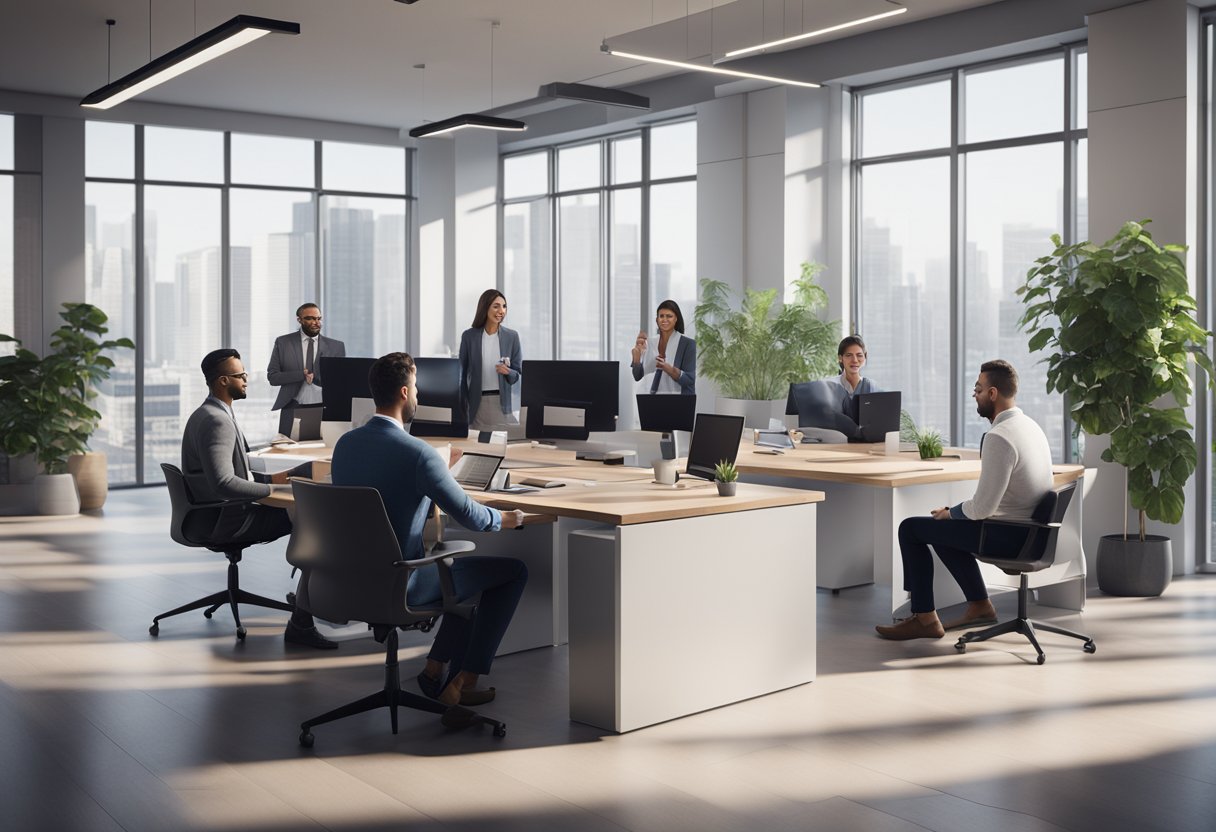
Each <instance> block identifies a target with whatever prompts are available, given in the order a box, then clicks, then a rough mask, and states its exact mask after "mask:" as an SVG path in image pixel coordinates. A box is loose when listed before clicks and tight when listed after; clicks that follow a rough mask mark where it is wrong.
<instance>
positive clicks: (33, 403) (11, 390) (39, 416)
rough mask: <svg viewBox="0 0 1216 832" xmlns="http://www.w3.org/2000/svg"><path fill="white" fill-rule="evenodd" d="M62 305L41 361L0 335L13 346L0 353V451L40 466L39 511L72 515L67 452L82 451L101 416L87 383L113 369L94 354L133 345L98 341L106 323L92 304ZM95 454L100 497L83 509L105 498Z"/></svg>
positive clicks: (75, 505)
mask: <svg viewBox="0 0 1216 832" xmlns="http://www.w3.org/2000/svg"><path fill="white" fill-rule="evenodd" d="M63 306H64V311H62V312H60V313H59V316H60V317H61V318H63V320H64V322H65V323H64V324H63V325H62V326H60V327H59V329H57V330H55V332H54V333H53V334H52V335H51V345H50V346H51V349H50V352H48V353H47V355H46V356H45V357H44V358H42V359H39V358H38V356H37V355H35V354H34V353H33V352H31V351H29V350H27V349H25V348H23V347H22V346H21V342H20V341H19V340H17V339H16V338H13V337H12V336H10V335H0V341H12V342H15V343H16V344H17V350H16V352H15V353H14V354H13V355H11V356H4V357H3V358H0V450H3V451H4V452H5V453H7V454H9V455H10V456H18V455H21V454H25V453H31V452H32V453H33V454H35V456H36V458H37V460H38V462H39V464H40V465H41V466H42V472H43V473H42V474H40V475H39V476H38V477H37V478H35V492H36V495H37V496H36V499H37V501H38V510H39V513H41V514H75V513H76V511H78V510H79V508H80V507H81V504H80V501H79V499H78V495H77V488H76V482H75V479H74V478H73V476H72V474H71V473H69V458H70V457H72V456H73V455H80V454H85V453H86V452H87V451H88V440H89V437H90V436H91V435H92V434H93V431H95V430H96V429H97V425H98V423H99V422H100V421H101V414H100V413H98V412H97V411H96V410H94V409H93V408H92V407H91V406H90V405H89V402H90V401H91V400H92V399H93V398H95V397H96V395H97V393H96V391H95V390H94V389H93V385H95V384H96V383H97V382H99V381H103V380H105V379H107V378H109V376H110V370H111V369H113V367H114V362H113V360H112V359H110V358H109V357H108V356H106V355H103V354H102V353H103V352H104V351H106V350H110V349H114V348H117V347H125V348H128V349H130V348H134V346H135V344H134V343H132V341H131V340H130V339H129V338H119V339H116V340H107V341H102V340H100V336H103V335H105V333H106V332H107V331H108V329H107V327H106V326H105V322H106V320H107V319H106V314H105V313H104V312H102V311H101V310H100V309H98V308H97V307H95V306H92V305H90V304H87V303H65V304H64V305H63ZM98 456H99V457H100V460H99V462H94V463H93V466H91V467H93V468H95V469H99V470H100V477H101V488H100V500H98V499H96V498H94V499H92V500H90V501H89V502H86V503H85V504H84V507H85V508H89V507H97V506H100V504H101V502H104V500H105V487H104V486H105V479H104V475H105V458H104V456H103V455H98ZM73 467H78V468H79V469H80V470H84V469H85V468H88V467H90V466H88V465H84V466H81V465H80V463H73ZM96 490H97V489H96V488H94V489H92V491H94V492H95V491H96ZM85 491H86V492H88V491H90V489H89V488H86V489H85Z"/></svg>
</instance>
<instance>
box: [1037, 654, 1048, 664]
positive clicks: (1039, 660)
mask: <svg viewBox="0 0 1216 832" xmlns="http://www.w3.org/2000/svg"><path fill="white" fill-rule="evenodd" d="M1045 661H1047V657H1046V656H1044V655H1043V654H1042V653H1040V654H1039V657H1038V658H1037V659H1035V663H1036V664H1042V663H1043V662H1045Z"/></svg>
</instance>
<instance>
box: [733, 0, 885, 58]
mask: <svg viewBox="0 0 1216 832" xmlns="http://www.w3.org/2000/svg"><path fill="white" fill-rule="evenodd" d="M907 10H908V9H907V7H905V6H900V7H899V8H897V9H892V10H891V11H889V12H882V13H880V14H872V15H870V16H869V17H859V18H858V19H856V20H850V21H848V22H846V23H838V24H836V25H835V26H827V27H824V28H823V29H816V30H815V31H813V32H803V33H802V34H801V35H791V36H790V37H788V38H781V39H780V40H773V41H769V42H768V43H760V44H756V45H755V46H748V47H746V48H744V49H735V50H732V51H730V52H727V53H726V55H725V56H723V58H722V60H729V59H731V58H738V57H739V56H740V55H746V54H748V53H750V52H759V51H761V50H763V49H773V48H775V47H778V46H785V45H787V44H790V43H797V42H798V41H800V40H809V39H810V38H814V37H819V36H820V35H826V34H828V33H829V32H839V31H840V30H841V29H849V28H851V27H853V26H860V25H861V24H863V23H869V22H870V21H872V20H882V19H883V18H884V17H892V16H894V15H897V14H903V13H904V12H906V11H907Z"/></svg>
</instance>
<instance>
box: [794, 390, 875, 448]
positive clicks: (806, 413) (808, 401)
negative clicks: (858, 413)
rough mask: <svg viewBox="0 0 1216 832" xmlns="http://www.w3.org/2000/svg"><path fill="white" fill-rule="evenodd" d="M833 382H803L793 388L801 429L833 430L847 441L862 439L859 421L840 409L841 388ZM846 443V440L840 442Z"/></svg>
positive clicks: (795, 408) (795, 410)
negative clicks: (858, 427)
mask: <svg viewBox="0 0 1216 832" xmlns="http://www.w3.org/2000/svg"><path fill="white" fill-rule="evenodd" d="M835 387H836V385H835V383H834V382H831V381H804V382H801V383H800V384H791V385H790V394H789V398H790V399H792V400H793V402H794V412H795V413H797V414H798V427H801V428H820V429H826V430H834V431H838V432H840V433H842V434H844V436H845V438H847V439H852V440H857V439H858V438H859V434H858V430H857V422H856V421H855V420H853V419H852V418H850V417H849V415H848V414H846V413H845V412H844V411H843V410H842V409H841V403H840V393H839V389H838V388H837V389H833V388H835ZM840 441H843V440H840Z"/></svg>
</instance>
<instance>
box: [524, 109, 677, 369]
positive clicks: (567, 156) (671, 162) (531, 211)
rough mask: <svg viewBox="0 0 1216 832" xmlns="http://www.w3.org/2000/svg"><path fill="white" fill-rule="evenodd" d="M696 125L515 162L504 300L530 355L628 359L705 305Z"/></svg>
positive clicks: (643, 132) (534, 155) (563, 149)
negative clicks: (668, 312)
mask: <svg viewBox="0 0 1216 832" xmlns="http://www.w3.org/2000/svg"><path fill="white" fill-rule="evenodd" d="M696 144H697V143H696V122H693V121H681V122H674V123H670V124H660V125H656V126H653V127H648V128H643V129H642V130H639V131H636V132H631V133H627V134H623V135H619V136H612V137H609V138H605V139H599V140H596V141H592V142H582V143H579V144H573V145H568V146H561V147H556V148H549V149H546V150H540V151H529V152H526V153H520V154H517V155H511V156H505V157H503V162H502V200H503V208H502V223H503V235H502V239H503V252H502V263H503V292H504V293H505V294H506V295H507V298H508V300H509V302H510V305H511V306H510V308H511V312H510V319H511V320H512V321H514V322H515V323H514V325H515V326H516V327H518V328H520V329H522V330H525V331H527V332H528V336H529V341H528V344H527V345H526V346H525V353H526V355H527V356H528V357H529V358H552V357H559V358H571V359H578V358H582V359H622V360H623V358H624V357H625V356H627V354H628V348H629V345H631V344H632V342H633V339H634V337H635V336H636V335H637V331H638V329H639V327H641V328H645V329H652V328H653V318H654V308H655V306H657V305H658V303H659V302H660V301H662V300H664V299H666V298H672V299H674V300H676V301H677V302H678V303H679V304H680V306H681V308H682V309H683V310H684V312H685V321H686V324H687V325H688V334H689V335H692V334H693V333H692V309H693V307H694V306H695V304H696V290H697V286H696V251H697V246H696V239H697V238H696V225H697V214H696V202H697V201H696V173H697V168H696V161H697V154H696Z"/></svg>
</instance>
